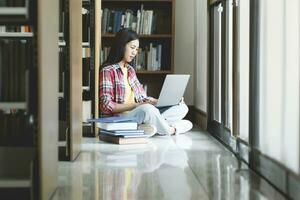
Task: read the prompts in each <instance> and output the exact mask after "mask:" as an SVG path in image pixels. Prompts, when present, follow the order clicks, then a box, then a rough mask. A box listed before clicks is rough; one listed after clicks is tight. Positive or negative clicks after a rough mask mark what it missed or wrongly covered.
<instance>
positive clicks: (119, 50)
mask: <svg viewBox="0 0 300 200" xmlns="http://www.w3.org/2000/svg"><path fill="white" fill-rule="evenodd" d="M137 39H139V38H138V35H137V33H136V32H134V31H133V30H131V29H128V28H122V29H121V30H119V31H118V32H117V34H116V36H115V37H114V41H113V44H112V46H111V49H110V52H109V55H108V57H107V59H106V61H105V62H104V63H103V64H102V67H105V66H108V65H112V64H115V63H118V62H120V61H121V60H122V59H123V57H124V53H125V46H126V44H127V43H128V42H130V41H132V40H137Z"/></svg>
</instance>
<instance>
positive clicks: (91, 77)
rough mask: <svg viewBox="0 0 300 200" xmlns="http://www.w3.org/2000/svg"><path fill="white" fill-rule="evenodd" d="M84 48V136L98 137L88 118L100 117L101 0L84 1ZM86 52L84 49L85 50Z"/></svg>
mask: <svg viewBox="0 0 300 200" xmlns="http://www.w3.org/2000/svg"><path fill="white" fill-rule="evenodd" d="M82 8H83V10H84V12H83V13H82V20H83V26H82V29H83V30H82V32H83V35H82V36H83V37H82V42H83V43H82V48H88V49H89V56H88V57H84V56H83V57H82V59H83V65H82V68H83V77H82V78H83V93H82V104H83V124H82V129H83V136H85V137H96V136H97V135H98V134H97V133H98V129H97V127H96V126H95V125H94V124H86V120H87V118H97V117H98V84H99V81H98V76H99V75H98V74H99V54H100V51H99V49H100V41H101V35H100V29H101V28H100V26H101V24H100V23H99V22H100V14H101V13H100V12H99V11H100V10H101V1H100V0H82ZM83 51H84V49H83Z"/></svg>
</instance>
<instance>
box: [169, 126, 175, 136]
mask: <svg viewBox="0 0 300 200" xmlns="http://www.w3.org/2000/svg"><path fill="white" fill-rule="evenodd" d="M170 132H171V134H170V135H175V132H176V129H175V128H174V127H172V126H170Z"/></svg>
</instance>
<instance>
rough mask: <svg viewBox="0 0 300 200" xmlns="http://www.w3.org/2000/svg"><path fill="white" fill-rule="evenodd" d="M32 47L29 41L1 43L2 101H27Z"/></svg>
mask: <svg viewBox="0 0 300 200" xmlns="http://www.w3.org/2000/svg"><path fill="white" fill-rule="evenodd" d="M31 47H32V44H31V42H30V41H27V40H8V39H4V40H1V41H0V101H25V99H26V94H25V93H26V85H28V82H27V81H26V79H27V80H28V75H29V74H28V73H26V72H28V70H27V69H28V68H29V67H32V63H31V62H33V61H32V60H33V59H31V58H32V55H31V54H32V48H31ZM16 58H17V59H16ZM30 65H31V66H30Z"/></svg>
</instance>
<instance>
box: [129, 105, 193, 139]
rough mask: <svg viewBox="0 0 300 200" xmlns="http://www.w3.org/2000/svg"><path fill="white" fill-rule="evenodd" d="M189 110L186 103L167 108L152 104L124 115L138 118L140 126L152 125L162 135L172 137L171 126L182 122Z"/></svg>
mask: <svg viewBox="0 0 300 200" xmlns="http://www.w3.org/2000/svg"><path fill="white" fill-rule="evenodd" d="M188 111H189V109H188V107H187V105H186V104H185V103H183V102H182V103H180V104H178V105H175V106H171V107H167V108H165V107H164V108H159V109H158V108H156V107H155V106H153V105H151V104H143V105H140V106H138V107H136V108H135V109H133V110H131V111H129V112H128V113H126V114H124V116H128V117H136V118H137V121H138V124H143V123H144V124H152V125H154V126H155V127H156V128H157V133H158V134H160V135H170V134H171V132H170V124H171V123H172V122H175V121H179V120H182V119H183V118H184V117H185V116H186V114H187V113H188Z"/></svg>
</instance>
